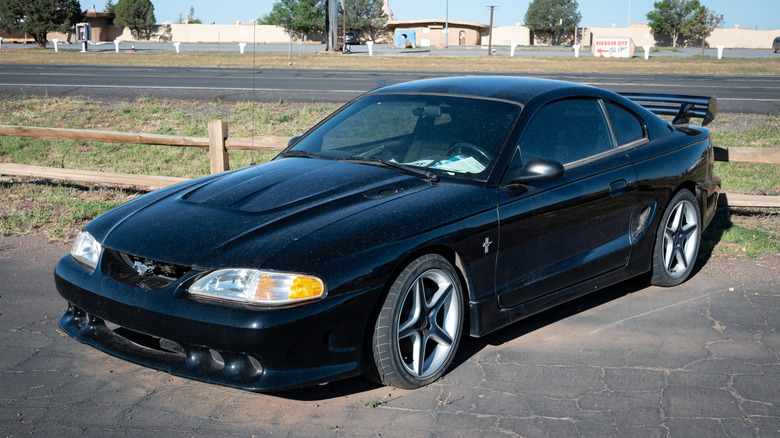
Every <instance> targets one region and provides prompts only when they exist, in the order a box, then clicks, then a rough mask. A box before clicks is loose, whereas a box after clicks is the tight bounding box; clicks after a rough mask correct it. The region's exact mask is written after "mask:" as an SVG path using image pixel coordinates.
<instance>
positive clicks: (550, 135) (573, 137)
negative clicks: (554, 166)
mask: <svg viewBox="0 0 780 438" xmlns="http://www.w3.org/2000/svg"><path fill="white" fill-rule="evenodd" d="M612 148H613V142H612V135H611V134H610V131H609V126H608V125H607V121H606V119H605V117H604V111H603V110H602V109H601V105H600V104H599V102H598V101H597V100H589V99H569V100H559V101H556V102H552V103H549V104H547V105H545V106H544V107H542V108H540V109H539V111H537V112H536V114H535V115H534V117H533V119H531V121H530V123H529V124H528V126H527V127H526V129H525V132H524V133H523V136H522V138H521V139H520V151H521V152H522V154H523V161H524V162H527V161H528V160H530V159H531V158H537V157H542V158H550V159H553V160H555V161H558V162H560V163H563V164H566V163H571V162H573V161H578V160H581V159H583V158H587V157H590V156H593V155H596V154H600V153H602V152H606V151H608V150H610V149H612Z"/></svg>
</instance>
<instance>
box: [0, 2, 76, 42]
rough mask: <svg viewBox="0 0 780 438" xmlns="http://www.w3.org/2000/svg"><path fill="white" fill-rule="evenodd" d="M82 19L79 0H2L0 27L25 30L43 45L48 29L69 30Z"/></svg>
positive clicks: (19, 30)
mask: <svg viewBox="0 0 780 438" xmlns="http://www.w3.org/2000/svg"><path fill="white" fill-rule="evenodd" d="M81 21H84V11H82V10H81V5H80V4H79V2H78V0H2V1H0V29H2V30H5V31H7V32H16V31H18V32H24V33H26V34H28V35H30V36H31V37H32V38H33V40H35V43H36V44H37V45H38V47H46V43H47V42H48V37H47V34H48V33H49V32H69V31H70V30H71V29H72V28H73V26H74V25H75V24H76V23H78V22H81Z"/></svg>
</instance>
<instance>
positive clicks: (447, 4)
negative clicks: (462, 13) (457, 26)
mask: <svg viewBox="0 0 780 438" xmlns="http://www.w3.org/2000/svg"><path fill="white" fill-rule="evenodd" d="M444 5H445V6H444V7H445V11H444V48H445V49H448V48H449V47H450V46H449V44H450V43H449V39H450V0H447V1H446V2H445V3H444Z"/></svg>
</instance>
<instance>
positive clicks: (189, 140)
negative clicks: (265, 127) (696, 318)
mask: <svg viewBox="0 0 780 438" xmlns="http://www.w3.org/2000/svg"><path fill="white" fill-rule="evenodd" d="M208 133H209V136H208V137H185V136H176V135H159V134H143V133H127V132H114V131H96V130H85V129H63V128H38V127H29V126H9V125H0V136H9V137H35V138H57V139H67V140H80V141H97V142H105V143H128V144H148V145H158V146H172V147H193V148H201V149H208V150H209V161H210V163H211V173H219V172H224V171H227V170H230V161H229V158H228V151H231V150H244V151H248V150H252V149H254V150H268V151H280V150H282V149H284V148H285V147H286V146H287V143H288V142H289V140H290V137H276V136H261V137H255V138H254V141H253V139H252V138H229V137H228V126H227V122H226V121H224V120H212V121H210V122H209V123H208ZM715 160H716V161H723V162H732V163H767V164H780V148H747V147H734V148H721V147H715ZM0 175H7V176H20V177H30V178H46V179H54V180H64V181H74V182H90V183H105V184H119V185H135V186H145V187H165V186H168V185H172V184H176V183H179V182H182V181H187V180H188V178H175V177H166V176H148V175H132V174H123V173H105V172H92V171H84V170H69V169H59V168H52V167H41V166H29V165H23V164H12V163H0ZM719 204H721V205H727V206H730V207H758V208H767V207H769V208H780V196H759V195H743V194H738V193H725V194H722V195H721V197H720V199H719Z"/></svg>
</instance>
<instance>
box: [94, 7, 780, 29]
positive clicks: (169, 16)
mask: <svg viewBox="0 0 780 438" xmlns="http://www.w3.org/2000/svg"><path fill="white" fill-rule="evenodd" d="M93 1H94V0H93ZM347 1H349V0H347ZM699 1H700V2H701V3H702V4H703V5H705V6H707V7H708V8H710V9H713V10H714V11H716V12H717V13H719V14H723V16H724V20H725V24H724V26H723V27H734V25H735V24H739V25H740V27H741V28H744V29H757V30H779V29H780V0H737V1H735V0H699ZM114 3H116V1H114ZM152 3H153V4H154V11H155V17H156V18H157V22H158V23H162V22H163V21H166V20H173V21H176V18H177V17H178V16H179V13H182V14H184V16H187V14H188V13H189V11H190V6H194V7H195V17H196V18H200V19H201V21H203V23H212V22H214V23H217V24H229V23H234V22H236V21H239V20H240V21H243V22H247V21H249V20H250V19H252V18H256V17H260V16H262V15H265V14H267V13H268V12H269V11H270V10H271V7H272V6H273V4H274V1H273V0H259V1H258V0H223V1H214V0H189V1H187V0H185V1H171V0H152ZM529 3H530V0H449V18H450V20H462V21H472V22H477V23H484V24H488V23H489V22H490V11H489V9H488V8H487V6H490V5H493V6H497V9H496V10H495V13H494V16H493V25H494V26H513V25H515V23H521V24H522V22H523V16H525V11H526V10H527V9H528V4H529ZM653 3H654V0H579V6H580V7H579V9H580V12H582V22H581V23H580V25H581V26H586V27H610V26H611V25H612V23H615V24H617V25H618V27H625V26H626V24H627V23H628V21H629V10H630V20H631V22H632V23H646V22H647V13H648V12H649V11H651V10H652V9H653ZM446 5H447V0H390V8H391V9H392V10H393V12H394V13H395V15H396V17H397V18H398V19H399V20H414V19H423V18H444V16H445V13H446V9H447V7H446ZM82 6H83V7H85V8H87V7H88V5H87V4H86V2H84V1H82ZM96 7H97V10H99V11H100V10H102V5H101V4H97V5H96Z"/></svg>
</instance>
